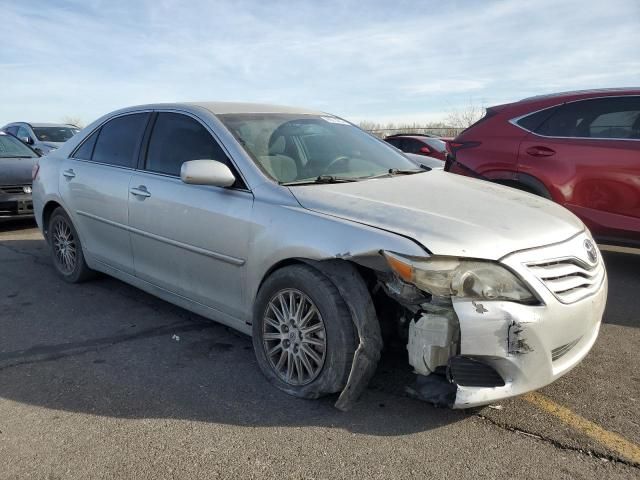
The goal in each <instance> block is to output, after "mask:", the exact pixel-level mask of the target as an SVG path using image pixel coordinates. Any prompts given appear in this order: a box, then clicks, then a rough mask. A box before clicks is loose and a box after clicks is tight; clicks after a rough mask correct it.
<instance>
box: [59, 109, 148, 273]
mask: <svg viewBox="0 0 640 480" xmlns="http://www.w3.org/2000/svg"><path fill="white" fill-rule="evenodd" d="M149 117H150V113H149V112H141V113H133V114H128V115H122V116H119V117H116V118H114V119H111V120H109V121H108V122H107V123H105V124H104V125H102V126H101V127H100V128H98V129H96V130H95V131H94V132H93V133H92V134H91V135H90V136H88V137H87V138H86V140H85V141H84V142H82V144H80V145H79V147H78V148H76V149H75V150H74V151H73V152H72V154H71V156H70V157H69V158H67V159H65V160H64V161H63V165H62V168H61V169H60V171H61V176H60V180H59V188H60V194H61V196H62V199H63V200H64V203H65V205H66V207H67V209H68V210H69V213H70V215H71V217H72V220H73V222H74V224H75V225H76V227H77V230H78V233H79V235H80V238H81V240H82V244H83V246H84V248H85V250H86V253H87V254H88V255H89V256H90V259H93V260H95V261H98V262H101V263H103V264H105V265H108V266H110V267H112V268H116V269H118V270H120V271H122V272H125V273H128V274H131V275H133V273H134V272H133V255H132V250H131V240H130V238H129V237H130V236H129V232H128V230H127V228H128V200H129V181H130V180H131V175H132V173H133V171H134V167H135V165H136V162H137V158H138V150H139V147H140V143H141V142H142V137H143V134H144V130H145V128H146V125H147V122H148V120H149Z"/></svg>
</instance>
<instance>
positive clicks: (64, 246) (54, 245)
mask: <svg viewBox="0 0 640 480" xmlns="http://www.w3.org/2000/svg"><path fill="white" fill-rule="evenodd" d="M47 232H48V234H49V246H50V247H51V258H52V260H53V267H54V268H55V270H56V273H57V274H58V275H59V276H60V277H62V279H63V280H64V281H66V282H69V283H80V282H84V281H86V280H88V279H90V278H92V277H93V276H94V275H95V272H94V271H93V270H91V269H90V268H89V267H88V266H87V262H86V261H85V259H84V254H83V252H82V244H81V243H80V237H79V236H78V232H77V231H76V229H75V227H74V226H73V223H72V222H71V219H70V218H69V216H68V215H67V213H66V212H65V211H64V210H63V209H62V208H56V209H55V210H54V211H53V213H52V214H51V218H50V219H49V225H48V227H47Z"/></svg>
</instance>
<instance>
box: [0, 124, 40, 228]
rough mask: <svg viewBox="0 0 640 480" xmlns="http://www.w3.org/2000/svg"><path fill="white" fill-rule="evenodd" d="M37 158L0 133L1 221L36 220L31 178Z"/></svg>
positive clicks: (31, 152)
mask: <svg viewBox="0 0 640 480" xmlns="http://www.w3.org/2000/svg"><path fill="white" fill-rule="evenodd" d="M38 156H39V155H38V154H37V153H36V152H35V151H33V150H32V149H31V148H29V147H27V146H26V145H24V144H23V143H22V142H20V141H19V140H18V139H17V138H15V137H13V136H12V135H9V134H7V133H4V132H0V219H7V218H12V219H14V218H27V217H32V216H33V203H32V202H31V174H32V170H33V168H34V165H35V164H36V161H37V159H38Z"/></svg>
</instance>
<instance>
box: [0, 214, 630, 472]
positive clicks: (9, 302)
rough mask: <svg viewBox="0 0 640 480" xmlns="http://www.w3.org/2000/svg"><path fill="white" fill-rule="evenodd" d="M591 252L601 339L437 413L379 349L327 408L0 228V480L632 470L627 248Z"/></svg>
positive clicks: (201, 333)
mask: <svg viewBox="0 0 640 480" xmlns="http://www.w3.org/2000/svg"><path fill="white" fill-rule="evenodd" d="M605 261H606V264H607V269H608V273H609V285H610V289H609V301H608V304H607V310H606V313H605V323H604V325H603V327H602V330H601V334H600V337H599V338H598V341H597V342H596V345H595V347H594V348H593V350H592V352H591V353H590V354H589V356H588V357H587V358H586V359H585V360H584V362H583V363H582V364H581V365H579V366H578V367H577V368H576V369H574V370H573V371H572V372H570V373H569V374H568V375H566V376H565V377H563V378H561V379H560V380H558V381H557V382H555V383H554V384H552V385H550V386H548V387H546V388H544V389H542V390H541V391H540V392H539V393H537V394H535V395H527V396H524V397H519V398H516V399H513V400H509V401H505V402H502V403H500V404H496V405H492V406H491V407H485V408H483V409H476V410H473V411H467V412H460V411H451V410H448V409H437V408H434V407H432V406H430V405H428V404H425V403H423V402H420V401H418V400H414V399H412V398H410V397H409V396H408V395H407V394H406V393H405V388H406V386H407V383H408V382H409V381H410V379H411V374H410V372H409V371H408V368H407V367H406V365H405V362H404V358H403V357H402V355H399V354H391V353H390V354H387V355H385V357H384V358H383V362H382V363H381V365H380V367H379V371H378V373H377V375H376V377H375V378H374V379H373V381H372V383H371V385H370V387H369V389H368V390H367V391H366V392H365V394H364V395H363V397H362V399H361V400H360V402H359V403H358V404H357V405H356V407H355V408H354V409H353V410H352V411H350V412H347V413H342V412H339V411H338V410H336V409H335V408H334V407H333V402H334V401H335V398H325V399H321V400H317V401H306V400H299V399H295V398H292V397H290V396H288V395H285V394H283V393H281V392H279V391H277V390H275V389H274V388H272V387H271V386H270V385H269V384H268V383H267V382H266V380H265V379H264V378H263V377H262V375H261V374H260V372H259V370H258V367H257V364H256V361H255V358H254V355H253V351H252V347H251V341H250V339H249V338H248V337H245V336H243V335H241V334H239V333H236V332H234V331H232V330H230V329H228V328H226V327H223V326H221V325H218V324H216V323H213V322H209V321H207V320H205V319H203V318H202V317H199V316H197V315H194V314H191V313H189V312H187V311H186V310H183V309H181V308H178V307H175V306H173V305H171V304H168V303H166V302H164V301H162V300H159V299H156V298H155V297H152V296H150V295H148V294H146V293H144V292H141V291H140V290H137V289H135V288H133V287H130V286H128V285H126V284H124V283H122V282H119V281H117V280H114V279H111V278H108V277H100V278H98V279H96V280H94V281H92V282H88V283H85V284H81V285H68V284H66V283H64V282H62V281H61V280H59V279H58V278H57V277H56V275H55V274H54V271H53V268H52V266H51V263H50V260H49V253H48V249H47V247H46V245H45V243H44V241H43V240H42V237H41V235H40V233H39V232H38V231H37V230H36V229H35V228H33V224H32V223H30V222H20V223H5V224H0V459H1V461H0V479H3V480H4V479H14V478H15V479H23V478H42V479H63V478H64V479H66V478H82V479H88V478H140V479H146V478H149V479H161V478H176V479H187V478H229V477H237V478H352V477H357V478H418V477H422V478H474V479H475V478H545V479H546V478H597V479H601V478H621V479H622V478H625V479H629V478H640V454H639V453H638V452H640V447H639V445H640V369H639V368H638V367H639V365H640V362H639V357H640V349H639V348H638V345H640V256H634V255H630V254H623V253H606V254H605Z"/></svg>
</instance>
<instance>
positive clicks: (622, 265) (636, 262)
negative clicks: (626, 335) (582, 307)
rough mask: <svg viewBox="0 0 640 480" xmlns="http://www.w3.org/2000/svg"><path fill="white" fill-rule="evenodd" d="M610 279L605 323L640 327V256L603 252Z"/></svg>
mask: <svg viewBox="0 0 640 480" xmlns="http://www.w3.org/2000/svg"><path fill="white" fill-rule="evenodd" d="M602 257H603V258H604V263H605V265H606V268H607V274H608V277H609V294H608V298H607V308H606V310H605V314H604V322H605V323H611V324H614V325H621V326H624V327H636V328H638V327H640V295H639V292H640V255H637V254H630V253H618V252H602Z"/></svg>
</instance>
